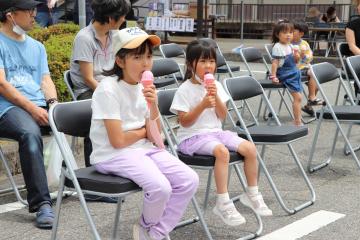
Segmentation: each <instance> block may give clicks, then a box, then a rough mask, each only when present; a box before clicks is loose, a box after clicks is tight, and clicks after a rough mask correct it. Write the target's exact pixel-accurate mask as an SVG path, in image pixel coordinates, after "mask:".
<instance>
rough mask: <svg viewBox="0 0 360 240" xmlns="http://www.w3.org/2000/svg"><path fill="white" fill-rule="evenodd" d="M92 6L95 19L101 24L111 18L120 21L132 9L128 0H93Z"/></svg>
mask: <svg viewBox="0 0 360 240" xmlns="http://www.w3.org/2000/svg"><path fill="white" fill-rule="evenodd" d="M91 8H92V10H93V12H94V17H93V20H94V21H97V22H99V23H100V24H105V23H108V22H109V18H112V19H114V20H115V21H118V20H119V19H120V17H122V16H125V15H126V14H127V13H128V12H129V11H130V3H129V1H128V0H93V1H92V2H91Z"/></svg>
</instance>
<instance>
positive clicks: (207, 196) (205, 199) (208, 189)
mask: <svg viewBox="0 0 360 240" xmlns="http://www.w3.org/2000/svg"><path fill="white" fill-rule="evenodd" d="M212 173H213V169H210V170H209V173H208V179H207V185H206V191H205V198H204V205H203V208H204V215H205V212H206V209H207V205H208V201H209V194H210V189H211V179H212V175H213V174H212Z"/></svg>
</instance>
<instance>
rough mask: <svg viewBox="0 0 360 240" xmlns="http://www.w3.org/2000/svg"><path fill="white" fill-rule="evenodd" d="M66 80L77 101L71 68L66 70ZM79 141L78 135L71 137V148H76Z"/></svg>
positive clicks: (73, 98) (68, 88) (71, 93)
mask: <svg viewBox="0 0 360 240" xmlns="http://www.w3.org/2000/svg"><path fill="white" fill-rule="evenodd" d="M64 82H65V84H66V87H67V90H68V91H69V93H70V96H71V98H72V100H73V101H76V100H77V99H76V97H75V93H74V83H73V82H72V80H71V76H70V70H66V71H65V72H64ZM77 141H78V138H76V137H72V138H71V149H72V150H74V149H75V145H76V144H77Z"/></svg>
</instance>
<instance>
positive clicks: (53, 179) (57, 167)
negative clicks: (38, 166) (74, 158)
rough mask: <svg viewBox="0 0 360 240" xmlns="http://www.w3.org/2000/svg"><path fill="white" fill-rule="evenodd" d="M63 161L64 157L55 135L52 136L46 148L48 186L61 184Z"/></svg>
mask: <svg viewBox="0 0 360 240" xmlns="http://www.w3.org/2000/svg"><path fill="white" fill-rule="evenodd" d="M62 162H63V157H62V155H61V152H60V149H59V146H58V145H57V143H56V140H55V137H52V138H51V140H50V142H49V143H48V144H47V145H46V147H45V148H44V165H45V169H46V176H47V182H48V186H57V185H59V180H60V174H61V167H62Z"/></svg>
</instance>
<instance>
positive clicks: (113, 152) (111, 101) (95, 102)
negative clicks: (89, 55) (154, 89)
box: [90, 77, 154, 164]
mask: <svg viewBox="0 0 360 240" xmlns="http://www.w3.org/2000/svg"><path fill="white" fill-rule="evenodd" d="M142 89H143V86H142V85H141V84H137V85H130V84H128V83H126V82H125V81H123V80H120V81H118V77H107V78H104V79H103V80H102V81H101V82H100V83H99V85H98V86H97V88H96V90H95V91H94V94H93V97H92V104H91V107H92V119H91V127H90V139H91V142H92V146H93V152H92V153H91V155H90V163H91V164H96V163H99V162H103V161H107V160H110V159H112V158H114V157H118V156H121V155H124V154H126V153H127V152H128V150H129V149H134V148H142V149H143V148H153V147H154V146H153V144H152V143H151V142H150V141H149V140H148V139H145V138H144V139H140V140H139V141H137V142H135V143H133V144H132V145H130V146H127V147H125V148H114V147H113V146H112V145H111V144H110V141H109V137H108V134H107V131H106V128H105V125H104V119H116V120H121V128H122V130H123V131H129V130H135V129H139V128H142V127H144V126H145V119H146V118H148V117H149V110H148V107H147V103H146V100H145V98H144V96H143V93H142Z"/></svg>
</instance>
